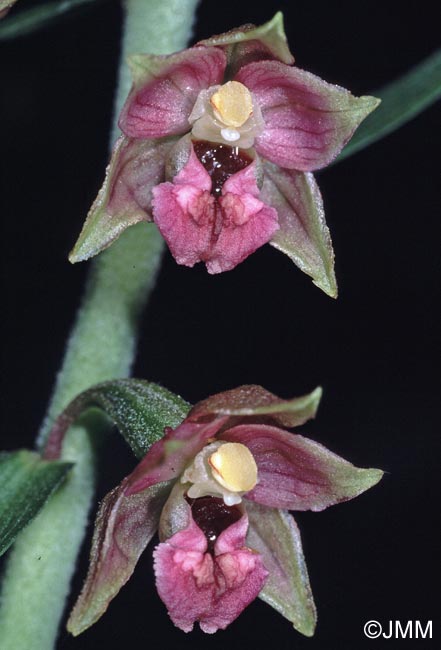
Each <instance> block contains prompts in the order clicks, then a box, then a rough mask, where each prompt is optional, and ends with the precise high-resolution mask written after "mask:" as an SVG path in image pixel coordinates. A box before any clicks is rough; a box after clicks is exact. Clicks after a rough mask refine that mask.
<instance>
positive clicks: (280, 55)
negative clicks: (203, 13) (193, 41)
mask: <svg viewBox="0 0 441 650" xmlns="http://www.w3.org/2000/svg"><path fill="white" fill-rule="evenodd" d="M199 45H206V46H209V47H210V46H213V45H215V46H221V47H225V48H226V51H227V55H228V60H229V62H233V68H234V69H233V73H234V72H235V69H237V67H240V66H241V65H245V63H250V61H255V60H258V59H262V58H268V56H270V57H271V58H276V59H279V61H282V62H283V63H287V64H288V65H290V64H292V63H294V57H293V55H292V54H291V52H290V51H289V47H288V43H287V39H286V34H285V29H284V27H283V14H282V12H281V11H278V12H277V13H276V14H275V15H274V16H273V18H272V19H271V20H269V21H268V22H267V23H265V24H264V25H260V26H259V27H256V26H255V25H243V26H242V27H238V28H236V29H232V30H231V31H229V32H226V33H225V34H219V35H218V36H212V37H211V38H207V39H205V40H203V41H200V42H199Z"/></svg>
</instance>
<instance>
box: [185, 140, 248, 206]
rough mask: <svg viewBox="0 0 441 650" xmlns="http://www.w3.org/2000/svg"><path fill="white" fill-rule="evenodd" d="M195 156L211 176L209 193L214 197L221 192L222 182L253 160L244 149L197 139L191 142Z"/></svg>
mask: <svg viewBox="0 0 441 650" xmlns="http://www.w3.org/2000/svg"><path fill="white" fill-rule="evenodd" d="M193 149H194V152H195V154H196V157H197V158H198V160H199V161H200V162H201V164H202V165H203V167H204V169H205V171H207V172H208V174H209V175H210V178H211V183H212V186H211V193H212V194H213V196H215V197H216V198H219V197H220V196H221V194H222V188H223V186H224V183H225V182H226V181H227V180H228V179H229V178H230V176H232V175H233V174H236V173H237V172H239V171H241V170H242V169H245V167H248V165H250V164H251V163H252V162H253V159H252V158H251V156H249V155H248V153H245V151H242V150H239V149H238V148H236V147H231V146H229V145H226V144H221V143H214V142H206V141H204V140H197V141H196V142H193Z"/></svg>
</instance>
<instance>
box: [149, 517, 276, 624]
mask: <svg viewBox="0 0 441 650" xmlns="http://www.w3.org/2000/svg"><path fill="white" fill-rule="evenodd" d="M187 507H188V517H189V524H188V526H187V527H186V528H185V529H183V530H181V531H179V532H178V533H176V534H174V535H173V536H172V537H170V538H169V539H168V540H167V541H166V542H163V543H161V544H159V546H157V548H156V550H155V552H154V559H155V564H154V566H155V574H156V586H157V589H158V593H159V595H160V597H161V599H162V600H163V602H164V604H165V605H166V607H167V610H168V613H169V615H170V618H171V619H172V621H173V622H174V624H175V625H176V626H177V627H179V628H180V629H181V630H184V632H190V631H191V630H192V629H193V625H194V623H195V622H196V621H199V624H200V626H201V629H202V630H203V631H204V632H208V633H213V632H216V630H218V629H225V628H226V627H227V626H228V625H229V624H230V623H232V621H234V619H235V618H237V616H238V615H239V614H240V613H241V612H242V611H243V610H244V609H245V607H247V605H249V603H250V602H251V601H253V600H254V599H255V598H256V597H257V595H258V594H259V591H260V590H261V588H262V586H263V584H264V582H265V579H266V577H267V575H268V572H267V571H266V569H265V567H264V566H263V563H262V559H261V557H260V555H259V554H258V553H255V552H254V551H252V550H250V549H248V548H245V547H244V544H245V535H246V531H247V528H248V519H247V516H246V515H245V514H244V515H243V516H242V517H241V518H240V519H239V520H238V521H237V522H236V523H234V524H232V525H230V526H229V527H228V528H227V529H226V530H225V531H223V532H222V533H221V534H220V535H219V537H218V539H217V541H216V544H215V547H214V554H213V555H212V554H210V553H207V540H206V537H205V535H204V533H203V532H202V530H201V529H200V528H199V526H197V524H196V523H195V521H194V520H193V517H192V516H191V509H190V507H189V506H187Z"/></svg>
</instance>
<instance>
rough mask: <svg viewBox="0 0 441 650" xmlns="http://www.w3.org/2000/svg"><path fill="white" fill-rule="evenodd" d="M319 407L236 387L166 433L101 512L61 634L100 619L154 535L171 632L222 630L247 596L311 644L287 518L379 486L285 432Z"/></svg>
mask: <svg viewBox="0 0 441 650" xmlns="http://www.w3.org/2000/svg"><path fill="white" fill-rule="evenodd" d="M320 395H321V390H320V389H317V390H315V391H314V392H313V393H311V394H310V395H307V396H305V397H302V398H297V399H293V400H282V399H279V398H278V397H276V396H275V395H273V394H271V393H269V392H268V391H266V390H265V389H263V388H261V387H260V386H242V387H240V388H237V389H234V390H230V391H227V392H224V393H219V394H218V395H214V396H213V397H210V398H208V399H206V400H204V401H202V402H200V403H199V404H197V405H196V406H195V407H193V408H192V410H191V411H190V413H189V414H188V416H187V417H186V418H185V420H184V421H183V422H182V424H181V425H180V426H178V427H177V428H176V429H174V430H171V429H169V430H167V431H166V433H165V435H164V437H163V438H162V439H160V440H159V441H158V442H156V443H154V444H153V445H152V446H151V447H150V450H149V451H148V453H147V454H146V456H145V457H144V458H143V460H142V461H141V462H140V463H139V465H138V466H137V467H136V468H135V470H134V471H133V472H132V473H131V474H130V475H129V476H128V477H126V478H125V479H124V480H123V481H122V483H121V484H120V485H119V486H118V487H117V488H115V489H114V490H113V491H112V492H110V493H109V494H108V495H107V496H106V497H105V499H104V500H103V502H102V504H101V507H100V510H99V513H98V516H97V520H96V524H95V533H94V539H93V543H92V551H91V564H90V568H89V573H88V576H87V579H86V582H85V585H84V588H83V590H82V592H81V595H80V597H79V599H78V601H77V603H76V605H75V607H74V609H73V611H72V614H71V616H70V619H69V623H68V629H69V630H70V631H71V632H72V633H73V634H80V633H81V632H82V631H83V630H85V629H86V628H87V627H89V626H90V625H92V624H93V623H94V622H95V621H96V620H97V619H98V618H99V617H100V616H101V615H102V614H103V613H104V612H105V610H106V609H107V606H108V604H109V602H110V600H111V599H112V598H113V597H114V596H115V595H116V594H117V593H118V591H119V590H120V588H121V587H122V586H123V585H124V584H125V583H126V582H127V580H128V579H129V578H130V576H131V574H132V572H133V570H134V567H135V565H136V563H137V561H138V558H139V556H140V554H141V553H142V551H143V550H144V549H145V547H146V546H147V544H148V543H149V541H150V540H151V538H152V537H153V535H154V533H155V532H156V530H157V529H159V539H160V543H159V544H158V545H157V546H156V549H155V551H154V568H155V574H156V585H157V589H158V593H159V595H160V597H161V599H162V600H163V602H164V604H165V606H166V607H167V610H168V612H169V615H170V618H171V619H172V621H173V622H174V624H175V625H176V626H177V627H179V628H180V629H182V630H184V631H185V632H189V631H190V630H192V628H193V625H194V623H195V622H199V624H200V627H201V628H202V630H203V631H204V632H208V633H212V632H215V631H216V630H218V629H224V628H225V627H227V626H228V625H229V624H230V623H231V622H232V621H234V619H236V617H237V616H238V615H239V614H240V613H241V612H242V611H243V609H244V608H245V607H247V606H248V605H249V604H250V603H251V602H252V601H253V600H254V599H255V598H256V597H257V596H259V597H260V598H262V599H263V600H264V601H265V602H267V603H268V604H269V605H271V606H272V607H274V608H275V609H276V610H277V611H278V612H280V613H281V614H282V615H283V616H285V617H286V618H287V619H288V620H290V621H291V622H292V623H293V625H294V627H295V628H296V629H297V630H299V631H300V632H302V633H303V634H305V635H307V636H310V635H312V634H313V632H314V627H315V621H316V612H315V606H314V602H313V599H312V595H311V589H310V586H309V580H308V574H307V571H306V566H305V560H304V557H303V552H302V546H301V540H300V534H299V531H298V528H297V526H296V524H295V522H294V519H293V517H292V516H291V515H290V514H289V512H288V511H289V510H314V511H320V510H323V509H324V508H327V507H328V506H330V505H333V504H336V503H340V502H342V501H346V500H348V499H352V498H353V497H355V496H357V495H359V494H361V493H362V492H364V491H365V490H367V489H368V488H370V487H372V486H373V485H375V484H376V483H377V482H378V481H379V480H380V478H381V476H382V472H381V471H380V470H378V469H360V468H357V467H354V466H353V465H352V464H351V463H349V462H347V461H346V460H344V459H343V458H340V457H339V456H336V455H335V454H333V453H332V452H330V451H328V450H327V449H326V448H325V447H323V446H322V445H320V444H318V443H316V442H313V441H311V440H309V439H307V438H304V437H303V436H301V435H298V434H293V433H291V432H289V431H287V430H286V429H285V427H293V426H297V425H299V424H302V423H304V422H305V421H307V420H308V419H310V418H311V417H314V415H315V412H316V410H317V407H318V403H319V399H320Z"/></svg>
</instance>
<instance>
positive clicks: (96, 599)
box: [68, 478, 171, 636]
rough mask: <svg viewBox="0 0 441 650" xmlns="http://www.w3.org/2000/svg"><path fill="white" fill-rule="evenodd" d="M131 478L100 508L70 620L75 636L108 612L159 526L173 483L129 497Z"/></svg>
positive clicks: (71, 629)
mask: <svg viewBox="0 0 441 650" xmlns="http://www.w3.org/2000/svg"><path fill="white" fill-rule="evenodd" d="M127 485H128V479H127V478H126V479H124V480H123V482H122V483H121V484H120V485H119V486H118V487H117V488H115V489H114V490H112V491H111V492H109V494H107V496H106V497H105V498H104V500H103V502H102V503H101V506H100V509H99V511H98V514H97V517H96V521H95V530H94V534H93V541H92V549H91V552H90V566H89V571H88V574H87V578H86V581H85V583H84V587H83V589H82V591H81V594H80V596H79V598H78V600H77V602H76V604H75V607H74V609H73V610H72V613H71V615H70V618H69V621H68V630H69V631H70V632H71V633H72V634H74V635H75V636H76V635H78V634H80V633H81V632H83V631H84V630H86V629H87V628H88V627H90V626H91V625H92V624H93V623H95V621H97V620H98V619H99V618H100V616H102V614H104V612H105V611H106V609H107V607H108V605H109V603H110V601H111V600H112V599H113V598H114V597H115V596H116V595H117V593H118V592H119V590H120V589H121V587H122V586H123V585H124V584H125V583H126V582H127V580H128V579H129V578H130V576H131V575H132V573H133V570H134V568H135V566H136V563H137V562H138V559H139V556H140V555H141V553H142V552H143V550H144V549H145V547H146V546H147V544H148V543H149V541H150V540H151V538H152V537H153V535H154V534H155V532H156V529H157V527H158V521H159V515H160V512H161V508H162V506H163V504H164V502H165V500H166V498H167V495H168V492H169V491H170V487H171V486H170V485H169V484H167V485H164V484H162V485H160V486H156V485H155V486H153V487H150V488H149V489H147V490H145V491H144V492H141V493H140V494H136V495H132V496H127V494H126V490H127Z"/></svg>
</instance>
